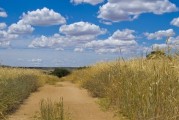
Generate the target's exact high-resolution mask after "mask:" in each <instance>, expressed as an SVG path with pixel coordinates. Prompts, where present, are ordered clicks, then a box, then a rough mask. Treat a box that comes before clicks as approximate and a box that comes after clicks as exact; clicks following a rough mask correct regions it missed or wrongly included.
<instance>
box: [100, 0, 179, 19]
mask: <svg viewBox="0 0 179 120" xmlns="http://www.w3.org/2000/svg"><path fill="white" fill-rule="evenodd" d="M129 3H130V4H129ZM177 10H178V8H177V7H176V5H175V4H173V3H171V2H170V1H169V0H108V2H107V3H106V4H104V5H103V6H101V7H100V10H99V12H98V13H99V15H98V18H100V19H103V20H108V21H113V22H120V21H131V20H134V19H136V18H138V17H139V15H140V14H143V13H153V14H164V13H167V12H173V11H177Z"/></svg>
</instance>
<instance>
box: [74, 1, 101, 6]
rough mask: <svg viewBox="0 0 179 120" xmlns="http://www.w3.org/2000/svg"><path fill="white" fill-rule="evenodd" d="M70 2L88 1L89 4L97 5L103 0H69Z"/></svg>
mask: <svg viewBox="0 0 179 120" xmlns="http://www.w3.org/2000/svg"><path fill="white" fill-rule="evenodd" d="M71 2H72V3H74V4H81V3H88V4H91V5H97V4H99V3H102V2H104V0H71Z"/></svg>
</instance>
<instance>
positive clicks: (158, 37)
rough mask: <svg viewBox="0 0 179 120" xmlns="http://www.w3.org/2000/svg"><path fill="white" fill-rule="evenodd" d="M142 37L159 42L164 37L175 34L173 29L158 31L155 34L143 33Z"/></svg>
mask: <svg viewBox="0 0 179 120" xmlns="http://www.w3.org/2000/svg"><path fill="white" fill-rule="evenodd" d="M144 35H145V36H146V37H147V39H149V40H151V39H156V40H161V39H162V38H164V37H172V36H174V35H175V32H174V31H173V29H168V30H159V31H157V32H155V33H144Z"/></svg>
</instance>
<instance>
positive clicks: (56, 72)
mask: <svg viewBox="0 0 179 120" xmlns="http://www.w3.org/2000/svg"><path fill="white" fill-rule="evenodd" d="M70 73H71V72H70V71H69V70H67V69H65V68H55V70H54V71H53V72H51V74H52V75H55V76H58V77H59V78H60V77H64V76H67V75H69V74H70Z"/></svg>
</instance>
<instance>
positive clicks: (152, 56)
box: [146, 50, 167, 59]
mask: <svg viewBox="0 0 179 120" xmlns="http://www.w3.org/2000/svg"><path fill="white" fill-rule="evenodd" d="M166 57H167V56H166V54H165V52H163V51H162V50H155V51H152V52H151V53H150V54H148V55H147V56H146V58H147V59H164V58H166Z"/></svg>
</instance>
